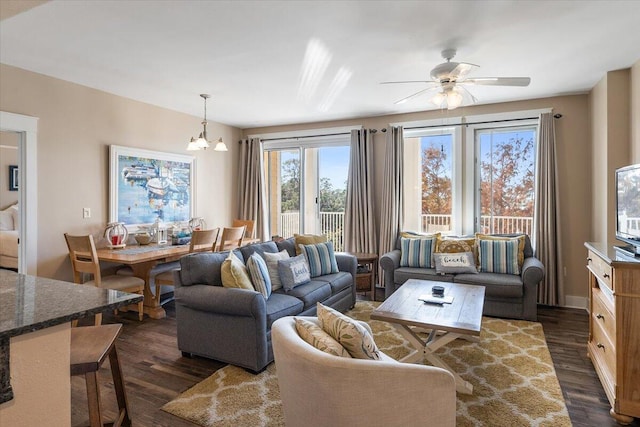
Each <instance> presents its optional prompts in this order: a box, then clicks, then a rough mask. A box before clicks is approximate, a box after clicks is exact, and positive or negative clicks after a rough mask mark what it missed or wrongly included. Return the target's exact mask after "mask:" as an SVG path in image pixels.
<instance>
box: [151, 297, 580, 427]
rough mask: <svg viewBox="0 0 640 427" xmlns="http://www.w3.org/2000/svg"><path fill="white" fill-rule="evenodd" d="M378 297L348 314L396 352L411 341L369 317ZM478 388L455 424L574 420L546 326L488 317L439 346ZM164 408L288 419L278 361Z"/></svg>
mask: <svg viewBox="0 0 640 427" xmlns="http://www.w3.org/2000/svg"><path fill="white" fill-rule="evenodd" d="M376 304H379V303H374V302H368V301H360V302H358V303H357V304H356V307H355V308H354V309H353V310H351V311H350V312H349V313H348V314H349V315H350V316H351V317H354V318H356V319H359V320H364V321H366V322H368V323H369V324H370V325H371V329H372V330H373V332H374V337H375V340H376V343H377V344H378V346H379V347H380V349H381V350H382V351H384V352H385V353H386V354H388V355H389V356H391V357H393V358H396V359H399V358H401V357H403V356H405V355H407V354H408V353H409V351H410V345H409V343H408V342H407V341H406V340H405V339H404V338H403V337H402V335H400V334H399V333H398V332H396V330H395V328H394V327H393V326H391V325H390V324H388V323H386V322H380V321H376V320H370V319H369V313H371V311H372V310H373V308H374V307H375V305H376ZM437 353H438V354H439V355H440V357H441V358H442V359H443V360H444V361H445V362H446V363H447V364H449V366H451V367H452V368H453V369H455V370H456V371H457V372H458V373H459V374H460V375H461V376H462V378H464V379H465V380H467V381H469V382H471V383H472V384H473V390H474V391H473V395H462V394H458V404H457V425H458V426H498V425H501V426H554V427H558V426H571V421H570V419H569V415H568V413H567V408H566V406H565V404H564V399H563V397H562V392H561V390H560V385H559V384H558V379H557V378H556V375H555V370H554V368H553V362H552V361H551V356H550V355H549V350H548V349H547V343H546V341H545V338H544V332H543V330H542V325H540V324H539V323H536V322H526V321H519V320H502V319H494V318H488V317H485V318H484V319H483V321H482V332H481V334H480V342H478V343H472V342H469V341H464V340H456V341H454V342H452V343H450V344H448V345H447V346H445V347H443V348H441V349H439V350H438V352H437ZM162 409H163V410H164V411H166V412H169V413H171V414H174V415H177V416H179V417H181V418H185V419H187V420H189V421H191V422H194V423H196V424H198V425H200V426H204V427H213V426H215V427H222V426H283V425H284V417H283V415H282V407H281V404H280V393H279V391H278V382H277V377H276V368H275V364H273V363H272V364H271V365H269V367H268V368H267V370H265V371H264V372H262V373H261V374H259V375H252V374H250V373H248V372H246V371H245V370H244V369H241V368H238V367H235V366H231V365H229V366H225V367H224V368H222V369H220V370H218V371H216V372H215V373H214V374H213V375H211V376H210V377H209V378H207V379H206V380H204V381H202V382H200V383H199V384H196V385H195V386H194V387H192V388H191V389H189V390H187V391H186V392H184V393H183V394H181V395H180V396H179V397H177V398H176V399H174V400H172V401H171V402H169V403H167V404H166V405H164V406H163V407H162Z"/></svg>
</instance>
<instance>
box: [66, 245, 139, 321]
mask: <svg viewBox="0 0 640 427" xmlns="http://www.w3.org/2000/svg"><path fill="white" fill-rule="evenodd" d="M64 239H65V240H66V242H67V247H68V248H69V258H71V268H72V269H73V281H74V282H75V283H78V284H82V285H90V286H95V287H97V288H103V289H113V290H116V291H122V292H130V293H134V294H140V295H144V280H143V279H140V278H139V277H133V276H122V275H115V274H114V275H109V276H104V277H103V276H102V274H101V272H100V264H99V261H98V254H97V253H96V245H95V243H94V241H93V236H92V235H87V236H71V235H69V234H67V233H64ZM85 274H90V275H92V276H93V279H92V280H88V281H84V275H85ZM143 316H144V298H143V299H142V300H141V301H140V302H139V303H138V318H139V319H140V321H142V318H143ZM101 323H102V314H96V319H95V324H96V325H100V324H101Z"/></svg>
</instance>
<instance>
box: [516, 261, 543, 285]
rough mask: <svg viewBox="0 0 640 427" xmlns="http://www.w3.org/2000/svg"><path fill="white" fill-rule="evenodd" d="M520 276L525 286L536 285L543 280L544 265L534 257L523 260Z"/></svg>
mask: <svg viewBox="0 0 640 427" xmlns="http://www.w3.org/2000/svg"><path fill="white" fill-rule="evenodd" d="M520 276H521V277H522V283H524V284H525V285H533V284H535V285H537V284H538V283H540V281H541V280H542V279H543V278H544V265H542V262H540V260H539V259H538V258H536V257H528V258H525V259H524V263H523V264H522V272H521V273H520Z"/></svg>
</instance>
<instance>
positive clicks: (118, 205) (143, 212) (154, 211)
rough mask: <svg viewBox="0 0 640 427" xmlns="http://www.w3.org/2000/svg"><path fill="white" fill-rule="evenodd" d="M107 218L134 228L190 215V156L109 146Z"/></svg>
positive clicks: (192, 170)
mask: <svg viewBox="0 0 640 427" xmlns="http://www.w3.org/2000/svg"><path fill="white" fill-rule="evenodd" d="M109 174H110V184H111V188H110V197H109V201H110V203H109V205H110V219H109V221H111V222H123V223H125V224H126V225H127V226H133V227H134V228H136V226H138V225H146V224H151V223H153V222H155V220H156V219H158V218H159V219H160V220H161V221H163V222H185V221H189V219H190V218H191V217H192V216H193V215H192V212H193V206H194V200H193V194H194V191H193V187H194V185H193V183H194V176H195V159H194V158H193V157H192V156H188V155H182V154H172V153H162V152H157V151H149V150H141V149H134V148H129V147H121V146H117V145H112V146H110V171H109Z"/></svg>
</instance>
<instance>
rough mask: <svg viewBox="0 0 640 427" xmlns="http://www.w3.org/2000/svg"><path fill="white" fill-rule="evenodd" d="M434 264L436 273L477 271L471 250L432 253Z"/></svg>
mask: <svg viewBox="0 0 640 427" xmlns="http://www.w3.org/2000/svg"><path fill="white" fill-rule="evenodd" d="M433 261H434V262H435V264H436V273H438V274H447V273H449V274H455V273H477V272H478V269H477V268H476V262H475V257H474V256H473V252H456V253H439V252H436V253H434V254H433Z"/></svg>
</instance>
